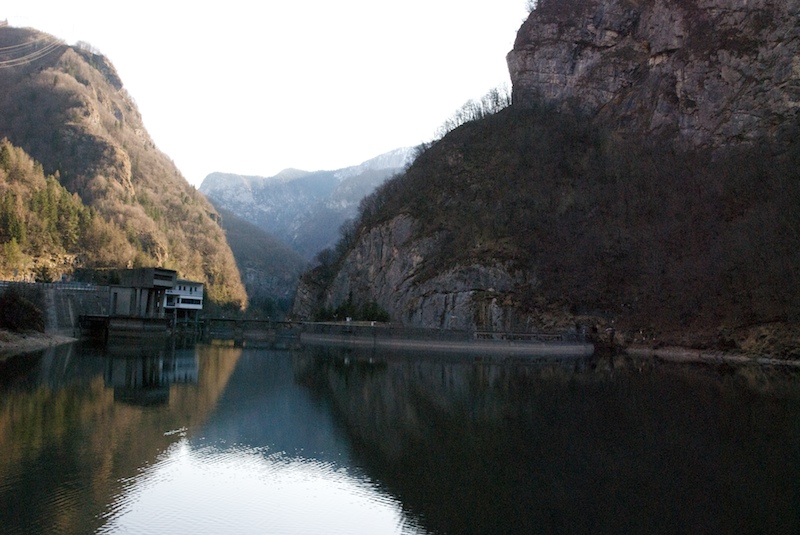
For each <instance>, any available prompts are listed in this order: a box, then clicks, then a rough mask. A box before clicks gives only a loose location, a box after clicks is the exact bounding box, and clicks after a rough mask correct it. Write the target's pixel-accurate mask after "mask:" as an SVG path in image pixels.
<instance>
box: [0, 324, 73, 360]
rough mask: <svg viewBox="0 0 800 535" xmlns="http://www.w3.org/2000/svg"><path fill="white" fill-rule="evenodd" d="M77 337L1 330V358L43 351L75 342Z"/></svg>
mask: <svg viewBox="0 0 800 535" xmlns="http://www.w3.org/2000/svg"><path fill="white" fill-rule="evenodd" d="M75 340H76V339H75V338H71V337H69V336H62V335H59V334H45V333H40V332H35V331H32V332H25V333H16V332H11V331H7V330H0V360H4V359H7V358H9V357H13V356H16V355H22V354H25V353H33V352H36V351H42V350H44V349H47V348H48V347H53V346H58V345H61V344H67V343H70V342H74V341H75Z"/></svg>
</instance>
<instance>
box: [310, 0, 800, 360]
mask: <svg viewBox="0 0 800 535" xmlns="http://www.w3.org/2000/svg"><path fill="white" fill-rule="evenodd" d="M798 15H800V0H788V1H785V2H783V1H778V0H749V1H746V0H648V1H645V0H540V2H539V5H538V7H537V8H536V9H535V10H534V11H533V12H532V13H531V15H530V17H529V18H528V20H527V21H526V22H525V23H524V24H523V26H522V28H521V29H520V31H519V34H518V38H517V41H516V43H515V46H514V50H512V51H511V52H510V53H509V55H508V58H507V59H508V64H509V69H510V73H511V80H512V83H513V104H512V106H511V109H509V110H504V111H502V112H500V113H498V114H496V115H495V116H491V117H488V118H485V119H483V120H481V121H475V122H472V123H469V124H465V125H463V126H461V127H459V128H457V129H455V130H453V131H452V132H450V133H449V134H448V135H447V136H445V137H444V138H443V139H442V140H441V141H439V142H437V143H435V144H434V145H433V146H432V147H430V149H428V150H427V152H425V153H423V155H422V156H421V157H420V158H418V159H417V161H416V162H415V163H414V164H412V165H411V167H410V168H409V169H408V170H407V171H406V173H405V174H404V175H402V176H401V177H399V178H398V179H395V180H394V181H392V182H389V183H388V184H387V185H388V187H386V188H384V189H383V190H382V193H381V195H380V196H378V197H376V198H373V199H371V200H370V201H369V203H367V205H368V206H367V208H370V209H373V208H371V207H373V206H374V209H373V213H371V214H368V215H367V216H365V218H364V220H365V221H364V222H363V224H362V225H361V226H360V227H359V228H358V232H357V233H356V235H355V237H354V238H353V244H352V245H348V246H347V247H345V248H340V249H345V250H343V251H340V252H342V255H341V257H339V258H337V259H336V262H335V264H329V265H321V266H320V268H318V269H317V270H316V271H312V272H311V273H310V274H308V275H307V276H304V278H303V281H302V282H301V286H300V290H299V292H298V296H297V301H296V306H295V313H296V314H297V315H299V316H304V317H309V316H311V315H313V313H314V311H315V310H327V309H331V308H335V307H337V306H339V305H340V304H342V303H343V302H346V301H355V302H359V301H360V302H362V303H364V302H369V301H370V300H375V301H376V302H377V303H378V304H379V305H380V306H381V307H382V308H384V309H385V310H386V311H388V312H389V314H390V317H391V319H392V321H395V322H398V323H402V324H406V325H412V326H424V327H436V328H466V329H503V330H509V329H523V330H527V329H534V328H535V329H568V328H574V327H576V323H581V324H584V325H586V324H591V325H586V326H587V327H589V326H590V327H592V328H593V329H596V332H599V333H603V332H604V331H605V328H606V327H609V326H611V324H612V323H613V325H614V327H615V329H616V330H615V332H616V333H617V335H618V339H623V338H624V339H625V340H627V341H636V342H644V341H646V342H647V343H656V342H655V341H654V340H657V341H658V342H659V343H678V344H686V345H695V346H697V347H719V348H728V349H729V348H731V347H734V346H735V347H739V348H740V349H746V344H745V343H742V342H741V341H737V340H738V339H736V336H737V335H736V334H735V333H736V332H746V331H747V329H749V328H750V327H752V326H757V325H763V324H768V323H770V322H773V321H774V322H777V323H779V324H781V325H790V324H794V323H798V322H800V308H798V307H797V306H795V305H794V304H793V303H796V302H797V300H796V298H795V297H794V296H798V295H800V285H798V284H797V283H796V275H794V274H793V272H794V269H795V268H794V267H793V266H796V265H797V262H798V261H799V260H800V253H798V252H797V251H800V241H798V235H797V232H796V230H795V229H796V228H798V227H797V221H798V220H797V216H796V215H795V214H796V213H797V210H796V208H795V206H796V205H797V202H800V186H798V185H797V182H796V180H794V178H795V177H796V168H797V165H798V163H797V161H798V159H800V158H799V157H798V156H797V155H798V154H800V149H798V147H800V144H798V143H797V139H798V138H797V135H796V132H797V129H798V127H800V123H799V122H798V119H799V118H800V117H799V116H798V110H800V59H798V58H800V24H798V20H799V19H798ZM762 158H763V159H762ZM623 330H624V331H625V332H624V333H623ZM787 332H794V331H791V329H790V330H789V331H787ZM795 346H796V344H795ZM775 347H776V346H775V345H774V344H773V350H774V348H775ZM764 351H766V350H764ZM781 354H788V353H787V352H786V351H782V353H781Z"/></svg>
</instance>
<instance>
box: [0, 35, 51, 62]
mask: <svg viewBox="0 0 800 535" xmlns="http://www.w3.org/2000/svg"><path fill="white" fill-rule="evenodd" d="M64 46H66V45H65V44H64V43H62V42H61V41H58V40H56V39H53V41H52V42H50V43H48V44H47V45H45V46H44V47H42V48H40V49H38V50H35V51H33V52H31V53H29V54H25V55H24V56H20V57H18V58H12V59H7V60H2V61H0V69H8V68H11V67H19V66H22V65H27V64H29V63H33V62H34V61H36V60H39V59H42V58H44V57H46V56H48V55H49V54H52V53H53V52H55V51H56V50H57V49H59V48H61V47H64Z"/></svg>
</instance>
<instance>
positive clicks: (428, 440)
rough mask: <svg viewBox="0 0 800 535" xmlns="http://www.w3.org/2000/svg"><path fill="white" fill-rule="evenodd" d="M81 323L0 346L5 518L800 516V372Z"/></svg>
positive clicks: (258, 527)
mask: <svg viewBox="0 0 800 535" xmlns="http://www.w3.org/2000/svg"><path fill="white" fill-rule="evenodd" d="M797 375H798V374H797V372H795V373H794V374H791V373H788V372H781V371H776V370H762V369H760V368H752V369H744V370H741V369H732V368H724V367H721V368H719V369H712V368H708V367H687V366H676V365H668V364H654V363H651V362H646V361H635V360H631V359H623V358H616V359H601V360H596V361H591V360H589V361H585V360H580V361H576V360H568V361H547V360H536V361H529V360H525V359H519V358H515V359H496V358H476V357H475V356H461V357H457V356H445V357H442V356H441V355H425V354H405V353H372V352H364V353H358V352H352V351H347V350H343V349H332V348H319V347H318V348H305V349H302V350H291V351H279V350H270V349H256V348H252V349H251V348H246V349H241V348H234V347H232V346H224V345H197V346H194V347H188V348H187V347H184V348H181V347H175V346H174V345H172V346H170V345H167V346H166V347H161V346H156V347H146V346H142V345H141V344H134V345H130V346H112V347H107V348H92V347H87V346H79V345H71V346H64V347H61V348H57V349H55V350H50V351H47V352H45V353H44V354H43V355H41V356H38V357H31V356H27V357H23V358H15V359H12V360H9V361H5V362H2V363H0V532H2V533H4V534H23V533H48V534H52V533H56V534H58V533H62V534H72V533H76V534H77V533H80V534H84V533H103V534H116V533H125V534H145V533H146V534H165V533H192V534H197V533H213V534H226V533H230V534H246V533H258V534H260V533H278V534H292V533H309V534H318V533H319V534H345V533H347V534H349V533H353V534H361V533H364V534H380V533H390V534H392V533H403V534H416V533H437V534H438V533H452V534H460V533H610V534H611V533H613V534H626V533H631V534H638V533H648V534H650V533H670V534H672V533H737V534H740V533H770V534H779V533H786V534H796V533H800V380H799V379H798V376H797Z"/></svg>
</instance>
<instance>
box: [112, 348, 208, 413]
mask: <svg viewBox="0 0 800 535" xmlns="http://www.w3.org/2000/svg"><path fill="white" fill-rule="evenodd" d="M106 354H107V355H108V357H109V358H107V359H106V362H107V364H106V371H105V383H106V386H110V387H112V388H113V389H114V400H115V401H120V402H123V403H129V404H131V405H142V406H148V405H163V404H167V403H168V402H169V392H170V385H172V384H181V383H185V384H196V383H197V377H198V370H199V368H198V364H197V356H196V355H195V352H194V349H176V348H175V347H174V346H172V345H170V346H167V347H165V346H164V344H158V345H154V346H148V345H136V346H120V345H116V346H111V347H108V348H106Z"/></svg>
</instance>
